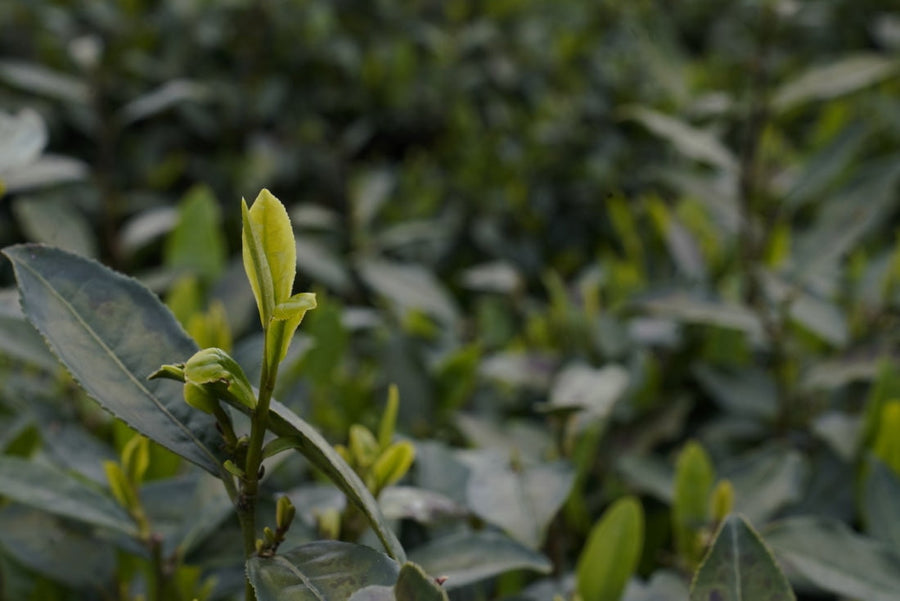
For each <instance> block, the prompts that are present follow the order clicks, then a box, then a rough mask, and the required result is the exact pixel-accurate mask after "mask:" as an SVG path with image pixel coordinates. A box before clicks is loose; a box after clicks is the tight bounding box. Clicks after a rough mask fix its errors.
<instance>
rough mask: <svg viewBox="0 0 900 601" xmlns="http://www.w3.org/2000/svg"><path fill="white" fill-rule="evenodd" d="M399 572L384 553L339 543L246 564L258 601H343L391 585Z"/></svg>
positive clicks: (321, 543)
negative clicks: (360, 592) (362, 592)
mask: <svg viewBox="0 0 900 601" xmlns="http://www.w3.org/2000/svg"><path fill="white" fill-rule="evenodd" d="M399 571H400V568H399V566H398V565H397V564H396V563H395V562H394V561H393V560H392V559H390V558H389V557H388V556H386V555H384V554H383V553H379V552H378V551H375V550H374V549H371V548H369V547H364V546H362V545H354V544H351V543H343V542H338V541H319V542H314V543H309V544H306V545H302V546H300V547H297V548H295V549H292V550H290V551H288V552H287V553H279V554H278V555H276V556H274V557H271V558H265V557H252V558H251V559H250V560H248V561H247V577H248V578H249V579H250V582H251V583H252V584H253V588H254V589H256V597H257V599H259V601H306V600H307V599H308V600H309V601H345V600H346V599H348V598H349V597H350V596H351V595H352V594H353V593H354V592H355V591H357V590H359V589H362V588H364V587H367V586H393V585H394V583H395V582H396V581H397V575H398V574H399Z"/></svg>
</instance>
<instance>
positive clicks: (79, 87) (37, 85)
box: [0, 60, 90, 104]
mask: <svg viewBox="0 0 900 601" xmlns="http://www.w3.org/2000/svg"><path fill="white" fill-rule="evenodd" d="M0 80H2V81H5V82H6V83H8V84H10V85H12V86H15V87H17V88H19V89H22V90H25V91H26V92H31V93H34V94H39V95H41V96H47V97H48V98H55V99H57V100H64V101H66V102H73V103H76V104H87V102H88V101H89V100H90V89H89V88H88V85H87V84H86V83H85V82H83V81H81V80H80V79H77V78H75V77H72V76H70V75H65V74H63V73H59V72H57V71H51V70H50V69H47V68H46V67H42V66H40V65H36V64H33V63H25V62H22V61H11V60H5V61H0Z"/></svg>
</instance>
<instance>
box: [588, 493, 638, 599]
mask: <svg viewBox="0 0 900 601" xmlns="http://www.w3.org/2000/svg"><path fill="white" fill-rule="evenodd" d="M643 547H644V510H643V509H642V508H641V503H640V501H638V500H637V498H635V497H631V496H628V497H623V498H621V499H619V500H618V501H616V502H615V503H613V505H612V506H611V507H610V508H609V509H607V510H606V511H605V512H604V513H603V516H602V517H601V518H600V521H599V522H597V524H595V525H594V527H593V528H592V529H591V533H590V535H589V536H588V539H587V542H586V543H585V545H584V549H583V550H582V551H581V556H580V557H579V558H578V567H577V581H578V594H579V595H581V598H582V599H584V600H585V601H618V600H619V599H620V598H621V597H622V593H623V591H624V590H625V586H626V585H627V584H628V580H629V579H630V578H631V575H632V574H633V573H634V571H635V570H636V569H637V565H638V561H639V560H640V558H641V551H642V550H643Z"/></svg>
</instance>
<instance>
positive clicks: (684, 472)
mask: <svg viewBox="0 0 900 601" xmlns="http://www.w3.org/2000/svg"><path fill="white" fill-rule="evenodd" d="M714 480H715V471H714V470H713V466H712V462H711V461H710V459H709V455H707V453H706V451H705V450H704V449H703V447H702V446H700V445H699V444H698V443H697V442H695V441H690V442H688V443H687V444H686V445H685V446H684V448H683V449H682V450H681V453H679V455H678V460H677V462H676V464H675V496H674V498H673V501H672V528H673V530H674V534H675V545H676V547H677V548H678V554H679V555H680V556H681V557H682V558H683V559H685V560H687V561H689V562H695V561H698V560H699V559H700V557H699V554H700V552H701V550H702V549H701V547H700V542H699V540H698V536H697V534H698V532H699V530H700V529H701V528H702V527H703V526H705V525H706V524H707V522H708V521H709V498H710V493H711V492H712V489H713V483H714Z"/></svg>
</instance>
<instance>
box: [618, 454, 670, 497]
mask: <svg viewBox="0 0 900 601" xmlns="http://www.w3.org/2000/svg"><path fill="white" fill-rule="evenodd" d="M616 469H617V470H618V471H619V472H620V473H621V474H622V476H623V477H624V478H625V479H626V480H628V482H629V483H630V484H631V485H632V486H634V487H635V488H636V489H637V490H639V491H641V492H645V493H648V494H651V495H653V496H654V497H656V498H657V499H659V500H660V501H662V502H664V503H669V504H671V503H672V500H673V499H674V497H675V472H674V470H672V469H671V468H670V467H669V466H668V465H667V464H665V463H663V462H662V461H661V460H659V459H656V458H655V457H653V456H647V457H642V456H639V455H633V454H625V455H622V456H620V457H619V458H618V459H617V461H616Z"/></svg>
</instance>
